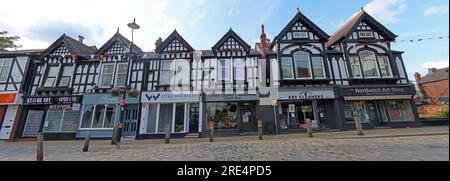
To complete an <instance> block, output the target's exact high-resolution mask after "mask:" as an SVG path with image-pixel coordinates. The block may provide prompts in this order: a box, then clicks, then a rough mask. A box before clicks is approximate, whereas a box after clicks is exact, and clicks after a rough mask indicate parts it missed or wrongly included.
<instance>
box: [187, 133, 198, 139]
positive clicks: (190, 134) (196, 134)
mask: <svg viewBox="0 0 450 181" xmlns="http://www.w3.org/2000/svg"><path fill="white" fill-rule="evenodd" d="M184 138H200V134H199V133H189V134H187V135H186V136H184Z"/></svg>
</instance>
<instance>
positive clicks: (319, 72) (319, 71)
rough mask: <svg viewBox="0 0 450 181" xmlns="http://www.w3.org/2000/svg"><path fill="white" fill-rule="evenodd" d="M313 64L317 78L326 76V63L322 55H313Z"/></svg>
mask: <svg viewBox="0 0 450 181" xmlns="http://www.w3.org/2000/svg"><path fill="white" fill-rule="evenodd" d="M312 65H313V71H314V77H315V78H325V65H324V63H323V58H322V57H313V58H312Z"/></svg>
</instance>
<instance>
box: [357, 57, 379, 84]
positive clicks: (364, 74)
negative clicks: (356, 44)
mask: <svg viewBox="0 0 450 181" xmlns="http://www.w3.org/2000/svg"><path fill="white" fill-rule="evenodd" d="M363 52H370V53H372V54H373V56H374V58H375V59H374V60H375V69H376V73H377V74H378V75H377V76H367V75H366V72H365V71H366V66H365V62H364V60H363V59H362V57H361V53H363ZM358 57H359V60H360V62H361V63H360V64H361V67H362V70H361V71H362V73H363V76H364V78H380V77H381V74H380V69H379V68H378V59H377V54H376V53H375V52H373V51H370V50H363V51H361V52H359V54H358Z"/></svg>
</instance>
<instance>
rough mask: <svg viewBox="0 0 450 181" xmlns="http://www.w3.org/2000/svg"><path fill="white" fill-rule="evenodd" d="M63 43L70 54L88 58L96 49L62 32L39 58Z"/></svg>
mask: <svg viewBox="0 0 450 181" xmlns="http://www.w3.org/2000/svg"><path fill="white" fill-rule="evenodd" d="M62 43H64V44H65V46H66V47H67V49H68V50H69V52H70V53H71V54H76V55H78V56H81V57H84V58H89V57H90V56H91V55H93V54H94V53H95V51H96V49H94V48H92V47H90V46H87V45H85V44H83V43H81V42H80V41H78V40H75V39H73V38H71V37H70V36H67V35H66V34H63V35H62V36H61V37H59V38H58V39H57V40H56V41H55V42H54V43H53V44H52V45H50V47H48V48H47V49H45V51H44V52H43V53H42V55H41V57H40V59H42V58H43V57H45V56H47V55H48V54H50V53H51V52H52V51H54V50H55V49H56V48H58V47H59V46H61V44H62Z"/></svg>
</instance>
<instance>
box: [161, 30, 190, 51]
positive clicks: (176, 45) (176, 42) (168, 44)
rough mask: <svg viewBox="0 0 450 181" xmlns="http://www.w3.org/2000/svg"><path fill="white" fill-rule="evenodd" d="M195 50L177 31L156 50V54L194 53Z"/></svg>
mask: <svg viewBox="0 0 450 181" xmlns="http://www.w3.org/2000/svg"><path fill="white" fill-rule="evenodd" d="M193 51H194V49H193V48H192V47H191V45H189V43H188V42H186V40H184V38H183V37H182V36H181V35H180V34H178V32H177V31H176V30H175V31H174V32H173V33H172V34H170V35H169V37H167V38H166V40H164V41H163V42H162V44H161V45H160V46H159V47H157V48H156V50H155V52H156V53H174V52H193Z"/></svg>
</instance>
